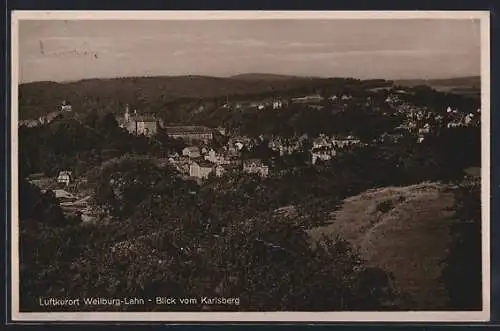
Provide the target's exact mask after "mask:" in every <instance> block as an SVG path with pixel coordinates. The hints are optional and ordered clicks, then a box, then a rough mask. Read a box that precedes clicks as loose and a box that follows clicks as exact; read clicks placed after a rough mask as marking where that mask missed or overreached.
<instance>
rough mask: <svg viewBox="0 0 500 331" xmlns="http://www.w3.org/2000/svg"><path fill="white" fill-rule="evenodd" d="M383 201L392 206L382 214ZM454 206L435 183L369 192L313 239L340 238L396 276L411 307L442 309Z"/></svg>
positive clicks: (313, 232)
mask: <svg viewBox="0 0 500 331" xmlns="http://www.w3.org/2000/svg"><path fill="white" fill-rule="evenodd" d="M387 201H390V202H387ZM386 202H387V203H386ZM381 203H383V204H386V205H391V204H392V208H390V210H388V209H389V208H387V210H384V212H382V211H379V210H378V208H377V206H380V204H381ZM453 204H454V196H453V193H450V192H447V191H446V190H445V188H444V187H443V186H441V185H439V184H433V183H423V184H419V185H413V186H408V187H387V188H383V189H377V190H372V191H367V192H365V193H363V194H361V195H358V196H354V197H351V198H348V199H346V200H345V201H344V205H343V206H342V208H340V210H339V211H337V212H335V214H334V218H335V221H334V222H333V223H332V224H330V225H327V226H323V227H318V228H314V229H312V230H310V235H311V236H312V237H313V239H316V240H317V239H319V238H321V236H322V235H323V234H324V235H326V236H334V235H335V234H337V233H338V234H341V235H342V236H343V237H345V238H346V239H347V240H348V241H349V242H351V243H352V244H353V245H354V246H355V247H357V248H358V249H359V250H360V252H361V254H362V255H363V257H364V258H365V259H366V260H367V261H368V263H370V264H371V265H374V266H378V267H382V268H384V269H385V270H387V271H389V272H391V273H392V274H393V275H394V277H395V281H396V285H397V286H398V287H399V288H400V289H401V290H402V291H403V292H405V293H406V294H408V295H409V296H410V298H412V301H413V303H412V304H411V305H412V307H410V309H429V310H432V309H439V308H442V307H445V305H446V302H447V299H448V298H447V294H446V291H445V288H444V287H443V286H442V285H441V284H440V283H439V282H438V280H437V278H438V277H439V275H440V274H441V270H442V265H441V261H442V260H443V259H444V258H445V256H446V254H447V250H448V249H449V247H450V244H451V235H450V224H451V222H452V221H453V212H450V211H449V210H447V209H448V208H449V207H452V206H453Z"/></svg>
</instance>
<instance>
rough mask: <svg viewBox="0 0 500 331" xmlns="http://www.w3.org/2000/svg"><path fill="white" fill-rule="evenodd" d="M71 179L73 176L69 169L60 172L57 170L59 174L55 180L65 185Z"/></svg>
mask: <svg viewBox="0 0 500 331" xmlns="http://www.w3.org/2000/svg"><path fill="white" fill-rule="evenodd" d="M72 180H73V176H72V172H71V171H61V172H59V175H58V176H57V182H58V183H61V184H64V185H66V186H68V185H69V183H70V182H71V181H72Z"/></svg>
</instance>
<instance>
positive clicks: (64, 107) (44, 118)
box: [19, 100, 73, 128]
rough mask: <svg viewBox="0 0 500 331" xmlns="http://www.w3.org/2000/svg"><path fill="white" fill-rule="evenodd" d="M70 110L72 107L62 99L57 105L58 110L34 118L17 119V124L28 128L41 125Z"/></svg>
mask: <svg viewBox="0 0 500 331" xmlns="http://www.w3.org/2000/svg"><path fill="white" fill-rule="evenodd" d="M72 111H73V107H72V106H71V105H70V104H69V103H68V102H67V101H65V100H64V101H63V102H62V103H61V105H60V106H59V109H58V110H56V111H53V112H50V113H48V114H46V115H43V116H40V117H38V118H36V119H29V120H21V121H19V126H25V127H28V128H34V127H37V126H42V125H45V124H49V123H51V122H52V121H54V120H55V119H56V118H57V117H58V116H60V115H62V114H64V113H67V112H72Z"/></svg>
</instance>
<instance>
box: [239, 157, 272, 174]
mask: <svg viewBox="0 0 500 331" xmlns="http://www.w3.org/2000/svg"><path fill="white" fill-rule="evenodd" d="M243 172H245V173H248V174H258V175H259V176H261V177H267V176H268V175H269V167H268V166H267V165H265V164H264V163H263V162H262V160H260V159H248V160H245V161H243Z"/></svg>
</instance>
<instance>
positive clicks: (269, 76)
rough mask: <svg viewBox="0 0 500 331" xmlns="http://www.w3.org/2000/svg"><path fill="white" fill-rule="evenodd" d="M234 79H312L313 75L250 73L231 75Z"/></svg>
mask: <svg viewBox="0 0 500 331" xmlns="http://www.w3.org/2000/svg"><path fill="white" fill-rule="evenodd" d="M229 78H232V79H240V80H261V81H262V80H290V79H302V80H306V79H311V77H299V76H290V75H278V74H263V73H248V74H240V75H235V76H231V77H229Z"/></svg>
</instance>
